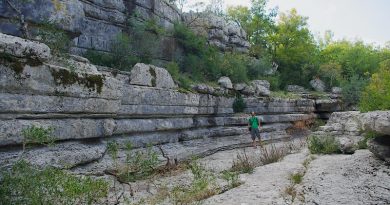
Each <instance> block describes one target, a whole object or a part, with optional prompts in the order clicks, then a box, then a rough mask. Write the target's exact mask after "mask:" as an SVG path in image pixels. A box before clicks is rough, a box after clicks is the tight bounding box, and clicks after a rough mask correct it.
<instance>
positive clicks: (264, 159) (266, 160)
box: [260, 144, 288, 165]
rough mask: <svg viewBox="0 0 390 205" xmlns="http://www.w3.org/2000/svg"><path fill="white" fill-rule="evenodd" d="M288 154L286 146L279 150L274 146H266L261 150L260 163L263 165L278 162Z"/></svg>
mask: <svg viewBox="0 0 390 205" xmlns="http://www.w3.org/2000/svg"><path fill="white" fill-rule="evenodd" d="M287 154H288V150H287V148H286V147H285V146H282V147H280V148H277V147H276V146H275V145H274V144H271V145H269V147H268V148H267V147H266V146H264V147H262V148H261V154H260V162H261V164H263V165H266V164H271V163H274V162H278V161H279V160H281V159H283V157H284V156H286V155H287Z"/></svg>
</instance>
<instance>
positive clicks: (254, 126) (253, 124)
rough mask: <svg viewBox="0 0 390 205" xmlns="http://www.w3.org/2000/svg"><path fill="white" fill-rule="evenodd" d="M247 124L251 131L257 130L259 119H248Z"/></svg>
mask: <svg viewBox="0 0 390 205" xmlns="http://www.w3.org/2000/svg"><path fill="white" fill-rule="evenodd" d="M249 124H250V125H251V128H252V129H257V128H259V119H257V117H251V118H249Z"/></svg>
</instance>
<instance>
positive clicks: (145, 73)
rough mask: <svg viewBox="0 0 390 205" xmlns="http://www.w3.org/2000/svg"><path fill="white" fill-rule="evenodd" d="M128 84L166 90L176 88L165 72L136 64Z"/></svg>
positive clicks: (157, 68) (150, 66)
mask: <svg viewBox="0 0 390 205" xmlns="http://www.w3.org/2000/svg"><path fill="white" fill-rule="evenodd" d="M130 84H131V85H141V86H149V87H157V88H167V89H171V88H175V87H176V86H175V83H174V82H173V79H172V76H171V75H170V74H169V73H168V71H167V70H165V69H164V68H159V67H157V66H154V65H146V64H143V63H137V64H136V65H135V66H134V67H133V69H132V70H131V72H130Z"/></svg>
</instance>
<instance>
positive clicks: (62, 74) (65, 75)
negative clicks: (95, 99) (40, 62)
mask: <svg viewBox="0 0 390 205" xmlns="http://www.w3.org/2000/svg"><path fill="white" fill-rule="evenodd" d="M51 74H52V76H53V77H54V81H55V82H56V83H57V85H63V86H67V85H73V84H75V83H78V84H79V85H84V87H86V88H89V89H90V90H96V91H97V92H98V93H101V92H102V88H103V81H104V76H102V75H96V74H87V73H83V74H78V73H76V72H71V71H69V70H66V69H60V70H54V69H53V70H52V71H51Z"/></svg>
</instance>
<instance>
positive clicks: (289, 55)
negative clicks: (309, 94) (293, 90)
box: [270, 9, 319, 87]
mask: <svg viewBox="0 0 390 205" xmlns="http://www.w3.org/2000/svg"><path fill="white" fill-rule="evenodd" d="M270 43H271V46H272V51H271V54H272V55H273V58H274V60H275V61H276V63H277V64H278V65H279V71H280V74H281V82H282V84H281V86H282V87H285V86H286V85H287V84H298V85H306V84H307V83H308V81H309V80H310V79H311V78H312V77H313V76H315V75H316V74H317V72H318V71H317V68H318V60H317V59H318V52H319V48H318V46H317V44H316V42H315V40H314V37H313V35H312V34H311V32H310V31H309V29H308V27H307V17H303V16H300V15H298V13H297V11H296V10H295V9H292V10H291V11H289V12H288V13H282V14H280V19H279V22H278V25H277V27H276V32H275V33H274V34H273V35H272V36H271V37H270Z"/></svg>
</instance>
